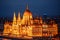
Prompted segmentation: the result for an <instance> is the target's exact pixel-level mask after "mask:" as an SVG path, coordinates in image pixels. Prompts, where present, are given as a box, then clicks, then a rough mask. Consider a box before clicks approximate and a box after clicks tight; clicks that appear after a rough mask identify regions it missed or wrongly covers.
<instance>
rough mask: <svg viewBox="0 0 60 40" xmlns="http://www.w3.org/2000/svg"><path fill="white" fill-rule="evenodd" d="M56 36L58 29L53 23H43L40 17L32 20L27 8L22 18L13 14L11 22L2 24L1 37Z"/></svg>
mask: <svg viewBox="0 0 60 40" xmlns="http://www.w3.org/2000/svg"><path fill="white" fill-rule="evenodd" d="M57 34H58V27H57V24H56V23H55V22H54V21H51V22H50V24H47V23H46V22H43V19H42V17H40V18H38V17H36V18H35V19H33V17H32V13H31V12H30V11H29V9H28V6H27V8H26V10H25V12H24V14H23V17H22V18H21V17H20V13H18V17H16V15H15V12H14V17H13V22H6V23H5V24H4V31H3V35H5V36H13V37H24V36H27V37H35V36H36V37H37V36H38V37H43V36H47V37H48V36H55V35H57Z"/></svg>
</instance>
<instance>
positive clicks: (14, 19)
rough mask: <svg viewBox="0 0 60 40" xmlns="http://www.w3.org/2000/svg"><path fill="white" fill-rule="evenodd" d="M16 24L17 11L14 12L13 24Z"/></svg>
mask: <svg viewBox="0 0 60 40" xmlns="http://www.w3.org/2000/svg"><path fill="white" fill-rule="evenodd" d="M14 24H16V15H15V12H14V17H13V25H14Z"/></svg>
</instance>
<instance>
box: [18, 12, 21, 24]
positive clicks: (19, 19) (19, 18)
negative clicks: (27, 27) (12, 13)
mask: <svg viewBox="0 0 60 40" xmlns="http://www.w3.org/2000/svg"><path fill="white" fill-rule="evenodd" d="M20 21H21V17H20V12H19V13H18V19H17V24H20Z"/></svg>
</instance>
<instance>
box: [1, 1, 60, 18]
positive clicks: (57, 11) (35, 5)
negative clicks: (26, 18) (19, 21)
mask: <svg viewBox="0 0 60 40" xmlns="http://www.w3.org/2000/svg"><path fill="white" fill-rule="evenodd" d="M27 4H28V6H29V10H30V11H31V12H32V14H33V16H40V15H41V16H43V15H44V14H45V15H48V16H59V15H60V1H59V0H0V17H12V16H13V13H14V12H16V15H17V13H18V12H20V13H21V15H23V13H24V11H25V9H26V5H27Z"/></svg>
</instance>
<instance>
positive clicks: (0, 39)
mask: <svg viewBox="0 0 60 40" xmlns="http://www.w3.org/2000/svg"><path fill="white" fill-rule="evenodd" d="M0 40H18V39H7V38H0ZM19 40H21V39H19ZM24 40H60V38H51V39H50V38H49V39H48V38H46V39H24Z"/></svg>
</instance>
